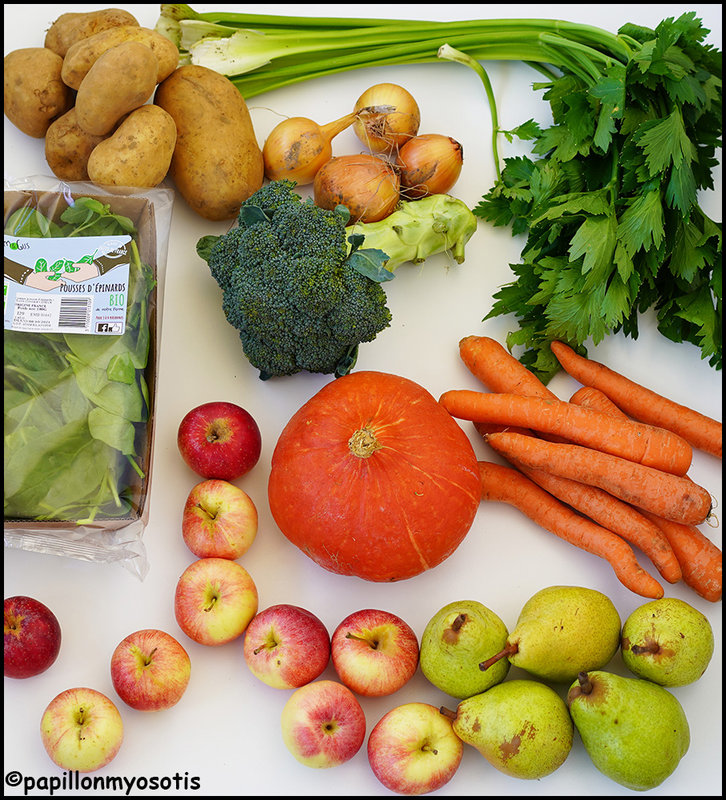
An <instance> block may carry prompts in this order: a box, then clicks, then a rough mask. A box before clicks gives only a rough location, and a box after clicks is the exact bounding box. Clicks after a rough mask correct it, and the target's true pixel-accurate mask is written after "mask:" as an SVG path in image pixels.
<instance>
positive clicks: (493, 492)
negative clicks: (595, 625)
mask: <svg viewBox="0 0 726 800" xmlns="http://www.w3.org/2000/svg"><path fill="white" fill-rule="evenodd" d="M479 475H480V478H481V486H482V500H494V501H500V502H503V503H507V504H509V505H511V506H514V507H515V508H517V509H519V510H520V511H521V512H522V513H523V514H525V515H526V516H528V517H529V518H530V519H531V520H533V521H534V522H536V523H537V524H538V525H540V526H541V527H543V528H544V529H545V530H548V531H550V533H554V534H555V536H558V537H559V538H560V539H563V540H564V541H566V542H569V543H570V544H573V545H575V547H579V548H580V549H581V550H586V551H587V552H588V553H592V554H593V555H596V556H600V557H601V558H604V559H605V560H606V561H608V562H609V564H610V566H611V567H612V568H613V570H614V571H615V574H616V576H617V578H618V580H619V581H620V582H621V583H622V584H623V585H624V586H627V587H628V589H630V590H631V591H633V592H635V593H636V594H639V595H642V596H643V597H652V598H656V599H657V598H660V597H663V587H662V586H661V585H660V584H659V583H658V581H657V580H656V579H655V578H653V577H652V576H651V575H649V574H648V573H647V572H646V571H645V570H644V569H643V568H642V567H641V566H640V564H639V563H638V560H637V559H636V557H635V553H634V552H633V550H632V548H631V547H630V545H629V544H628V543H627V542H625V541H624V540H623V539H621V538H620V537H619V536H618V535H617V534H615V533H613V532H612V531H609V530H608V529H607V528H603V527H601V526H600V525H597V524H596V523H594V522H593V521H592V520H589V519H587V518H585V517H583V516H581V515H580V514H577V513H576V512H575V511H573V510H572V509H571V508H568V507H567V506H566V505H565V504H564V503H561V502H560V501H559V500H557V499H556V498H555V497H553V496H552V495H551V494H549V493H548V492H546V491H545V490H544V489H542V488H540V487H539V486H537V484H536V483H534V482H533V481H531V480H530V479H529V478H527V477H526V476H525V475H523V474H522V473H521V472H519V471H518V470H516V469H514V468H513V467H505V466H502V465H500V464H494V463H491V462H489V461H480V462H479Z"/></svg>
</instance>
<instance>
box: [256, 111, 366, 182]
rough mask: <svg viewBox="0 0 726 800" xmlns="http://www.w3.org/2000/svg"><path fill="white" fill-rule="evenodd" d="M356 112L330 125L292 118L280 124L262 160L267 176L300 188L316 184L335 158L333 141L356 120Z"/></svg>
mask: <svg viewBox="0 0 726 800" xmlns="http://www.w3.org/2000/svg"><path fill="white" fill-rule="evenodd" d="M356 116H357V112H355V111H353V112H351V113H350V114H346V115H345V116H344V117H341V118H340V119H336V120H334V121H333V122H329V123H328V124H327V125H318V123H317V122H314V121H313V120H311V119H307V117H289V118H288V119H285V120H283V121H282V122H281V123H280V124H279V125H276V126H275V127H274V128H273V129H272V131H271V132H270V135H269V136H268V137H267V139H266V140H265V144H264V146H263V148H262V159H263V161H264V164H265V177H266V178H269V179H270V180H271V181H274V180H279V179H282V178H287V179H289V180H292V181H295V182H296V183H297V184H298V185H299V186H304V185H305V184H307V183H312V181H313V178H314V177H315V175H316V173H317V171H318V170H319V169H320V167H322V166H323V164H325V162H326V161H329V160H330V159H331V158H332V156H333V150H332V144H331V142H332V140H333V139H334V138H335V137H336V136H337V135H338V134H339V133H340V132H341V131H344V130H345V129H346V128H349V127H350V126H351V125H352V124H353V122H354V121H355V119H356Z"/></svg>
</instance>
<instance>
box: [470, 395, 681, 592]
mask: <svg viewBox="0 0 726 800" xmlns="http://www.w3.org/2000/svg"><path fill="white" fill-rule="evenodd" d="M595 391H597V390H595ZM573 397H574V395H573ZM601 397H602V398H604V400H605V402H606V403H610V400H608V398H607V397H605V395H604V394H601ZM474 427H475V428H476V429H477V431H479V433H480V434H481V435H482V436H483V437H484V438H485V439H486V436H487V434H489V433H495V432H496V431H497V430H502V426H495V425H491V424H487V423H482V422H475V423H474ZM507 430H509V431H513V432H515V433H523V434H525V435H529V436H532V435H533V434H532V432H531V431H530V430H528V429H527V428H517V429H515V428H508V429H507ZM513 463H514V466H516V467H517V468H518V469H519V470H520V471H521V472H523V473H524V474H525V475H526V476H527V477H528V478H529V479H530V480H532V481H534V482H535V483H536V484H537V485H538V486H540V487H542V488H543V489H545V491H548V492H549V493H550V494H551V495H553V496H554V497H556V498H557V499H558V500H561V501H562V502H563V503H567V505H569V506H572V508H574V509H575V510H576V511H579V512H580V513H581V514H584V515H585V516H586V517H589V518H590V519H592V520H593V521H594V522H597V523H598V524H600V525H602V526H603V527H604V528H608V529H609V530H611V531H612V532H613V533H617V534H618V535H619V536H621V537H622V538H623V539H625V541H627V542H630V543H631V544H633V545H635V546H636V547H638V548H639V549H640V550H642V551H643V553H645V555H647V556H648V558H650V560H651V561H652V562H653V564H654V565H655V567H656V569H657V570H658V572H660V574H661V575H662V576H663V578H664V579H665V580H667V581H668V583H677V582H678V581H679V580H680V579H681V577H682V573H681V566H680V563H679V561H678V559H677V558H676V555H675V553H674V552H673V548H672V547H671V545H670V543H669V542H668V539H667V538H666V536H665V534H664V533H663V532H662V531H661V530H660V528H659V527H658V526H657V525H656V524H655V523H653V522H651V521H650V520H648V519H646V518H645V517H644V516H643V514H641V513H640V512H639V511H637V510H636V509H635V508H633V506H631V505H629V504H628V503H624V502H623V501H622V500H619V499H618V498H617V497H613V496H612V495H611V494H610V493H609V492H606V491H604V490H603V489H600V488H598V487H597V486H589V485H588V484H586V483H580V482H579V481H573V480H571V479H570V478H562V477H560V476H559V475H553V474H552V473H551V472H545V471H544V470H541V469H530V468H529V467H525V466H524V465H523V464H520V463H517V462H513Z"/></svg>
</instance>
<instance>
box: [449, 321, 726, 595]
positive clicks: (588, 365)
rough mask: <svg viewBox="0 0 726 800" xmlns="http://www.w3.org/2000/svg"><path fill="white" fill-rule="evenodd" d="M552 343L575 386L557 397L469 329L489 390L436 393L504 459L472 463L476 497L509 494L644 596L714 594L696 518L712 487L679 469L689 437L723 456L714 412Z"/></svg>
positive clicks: (462, 349) (713, 575) (713, 559)
mask: <svg viewBox="0 0 726 800" xmlns="http://www.w3.org/2000/svg"><path fill="white" fill-rule="evenodd" d="M551 347H552V351H553V353H554V354H555V356H556V357H557V359H558V361H559V362H560V364H561V365H562V367H563V369H564V370H565V371H566V372H567V373H568V374H569V375H571V376H572V377H573V378H575V379H576V380H577V381H578V382H579V383H581V384H582V387H581V388H580V389H578V391H576V392H575V393H574V394H573V396H572V397H571V398H570V400H569V401H563V400H560V399H559V398H558V397H557V396H556V395H555V394H554V393H553V392H551V391H550V390H549V389H548V388H547V387H546V386H545V385H544V384H543V383H542V382H541V381H540V380H539V378H537V377H536V375H534V373H532V372H531V371H530V370H528V369H527V368H526V367H525V366H524V365H523V364H521V363H520V362H519V361H518V360H517V359H516V358H515V357H514V356H512V355H511V354H510V353H509V352H508V351H507V350H506V349H505V348H504V347H503V346H502V345H500V344H499V343H498V342H496V341H495V340H494V339H491V338H489V337H486V336H467V337H465V338H464V339H462V340H461V341H460V342H459V353H460V356H461V358H462V360H463V361H464V363H465V364H466V366H467V367H468V369H469V370H470V372H471V373H472V374H473V375H474V376H475V377H476V378H478V379H479V380H480V381H481V382H482V383H483V384H484V386H485V387H487V388H488V389H489V391H488V392H485V391H471V390H468V389H461V390H451V391H447V392H444V393H443V394H442V395H441V397H440V399H439V402H440V403H441V405H442V406H443V407H444V408H446V410H447V411H448V412H449V413H450V414H451V415H452V416H453V417H456V418H458V419H465V420H470V421H472V422H473V423H474V425H475V427H476V429H477V430H478V431H479V432H480V433H481V434H482V435H483V436H484V438H485V440H486V441H487V442H488V444H489V445H490V446H491V447H492V448H493V449H494V450H495V451H496V452H497V453H498V454H499V455H501V456H503V457H504V458H505V459H506V460H507V461H509V462H510V464H511V465H512V466H503V465H501V464H496V463H493V462H489V461H480V462H479V472H480V477H481V487H482V499H483V500H496V501H501V502H505V503H508V504H510V505H512V506H514V507H516V508H518V509H519V510H520V511H522V512H523V513H524V514H526V515H527V516H528V517H530V518H531V519H532V520H534V521H535V522H537V523H538V524H540V525H541V526H542V527H544V528H545V529H547V530H549V531H550V532H551V533H554V534H555V535H557V536H559V537H560V538H562V539H564V540H565V541H567V542H569V543H571V544H573V545H575V546H577V547H580V548H582V549H583V550H586V551H588V552H591V553H593V554H594V555H598V556H600V557H601V558H604V559H606V560H607V561H608V562H609V563H610V565H611V566H612V568H613V570H614V571H615V574H616V575H617V577H618V579H619V580H620V581H621V582H622V583H623V584H624V585H625V586H627V587H628V588H629V589H631V590H632V591H633V592H636V593H637V594H640V595H642V596H644V597H651V598H659V597H662V596H663V587H662V586H661V584H660V583H659V582H658V581H657V580H656V579H655V578H653V577H652V576H651V575H650V574H649V573H648V572H647V571H646V570H644V569H643V568H642V567H641V566H640V564H639V562H638V559H637V558H636V555H635V553H634V551H633V549H632V546H633V545H634V546H635V547H637V548H638V549H639V550H641V551H642V552H643V553H644V554H645V555H646V556H647V557H648V558H649V559H650V560H651V561H652V562H653V564H654V566H655V567H656V569H657V570H658V572H659V573H660V575H661V576H662V577H663V579H664V580H666V581H668V582H669V583H676V582H678V581H679V580H683V581H684V582H685V583H686V584H687V585H688V586H690V587H691V588H692V589H693V590H694V591H696V592H697V593H698V594H699V595H701V596H702V597H704V598H705V599H707V600H710V601H712V602H716V601H718V600H720V599H721V561H722V557H721V550H720V549H719V548H718V547H717V546H716V545H715V544H714V543H713V542H712V541H711V540H710V539H709V538H708V537H707V536H705V535H704V534H703V533H702V532H701V531H700V530H699V528H698V527H697V526H698V525H700V524H701V523H703V522H705V521H707V520H708V519H709V518H710V517H711V513H712V512H711V505H712V499H711V495H710V493H709V492H708V491H707V490H706V489H705V488H704V487H702V486H699V485H698V484H697V483H695V482H694V481H693V480H691V478H690V477H689V476H688V475H687V472H688V469H689V467H690V465H691V458H692V454H693V451H692V448H693V447H696V448H698V449H701V450H703V451H705V452H707V453H710V454H711V455H713V456H715V457H718V458H721V441H722V439H721V428H722V426H721V423H720V422H717V421H716V420H713V419H711V418H710V417H707V416H705V415H703V414H700V413H698V412H697V411H694V410H693V409H690V408H687V407H686V406H683V405H680V404H678V403H675V402H674V401H672V400H669V399H668V398H665V397H663V396H661V395H658V394H657V393H655V392H652V391H651V390H649V389H646V388H645V387H643V386H641V385H639V384H637V383H635V382H634V381H631V380H629V379H628V378H626V377H625V376H623V375H620V374H619V373H617V372H615V371H613V370H611V369H609V368H608V367H605V366H604V365H602V364H599V363H598V362H596V361H593V360H590V359H588V358H585V357H583V356H580V355H578V354H577V353H576V352H575V351H574V350H573V349H572V348H570V347H568V346H567V345H566V344H564V343H562V342H556V341H555V342H552V344H551Z"/></svg>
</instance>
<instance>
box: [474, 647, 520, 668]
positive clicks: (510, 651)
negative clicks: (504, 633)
mask: <svg viewBox="0 0 726 800" xmlns="http://www.w3.org/2000/svg"><path fill="white" fill-rule="evenodd" d="M518 651H519V647H518V645H517V643H516V642H510V643H509V644H508V645H507V646H506V647H505V648H504V649H503V650H500V651H499V652H498V653H497V654H496V655H493V656H492V657H491V658H488V659H487V660H486V661H482V662H481V664H479V669H480V670H481V671H482V672H484V671H486V670H488V669H489V667H492V666H494V664H496V663H497V661H501V659H503V658H509V656H513V655H514V654H515V653H517V652H518Z"/></svg>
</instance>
